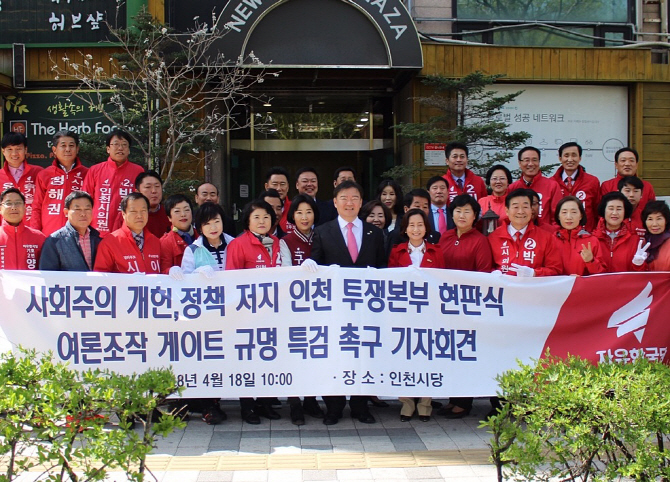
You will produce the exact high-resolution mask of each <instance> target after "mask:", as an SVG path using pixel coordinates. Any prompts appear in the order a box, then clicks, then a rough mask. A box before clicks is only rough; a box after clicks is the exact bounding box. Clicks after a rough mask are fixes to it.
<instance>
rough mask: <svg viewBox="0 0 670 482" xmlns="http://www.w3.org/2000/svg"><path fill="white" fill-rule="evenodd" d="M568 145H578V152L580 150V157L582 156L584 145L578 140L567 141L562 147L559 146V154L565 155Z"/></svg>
mask: <svg viewBox="0 0 670 482" xmlns="http://www.w3.org/2000/svg"><path fill="white" fill-rule="evenodd" d="M568 147H576V148H577V152H579V157H582V146H580V145H579V144H577V143H576V142H566V143H565V144H563V145H562V146H561V147H559V148H558V156H559V157H560V156H562V155H563V151H564V150H566V149H567V148H568Z"/></svg>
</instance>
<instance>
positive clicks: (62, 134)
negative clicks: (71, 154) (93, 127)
mask: <svg viewBox="0 0 670 482" xmlns="http://www.w3.org/2000/svg"><path fill="white" fill-rule="evenodd" d="M61 137H71V138H72V139H74V143H75V144H76V145H79V134H77V133H76V132H75V131H66V130H60V131H58V132H56V133H55V134H54V136H53V137H52V138H51V143H52V144H53V145H54V146H55V145H56V144H58V141H59V140H60V139H61Z"/></svg>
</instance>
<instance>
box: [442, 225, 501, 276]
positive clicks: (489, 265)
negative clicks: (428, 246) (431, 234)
mask: <svg viewBox="0 0 670 482" xmlns="http://www.w3.org/2000/svg"><path fill="white" fill-rule="evenodd" d="M439 246H440V250H441V251H442V255H443V256H444V267H445V268H447V269H460V270H462V271H481V272H482V273H490V272H491V270H492V269H493V256H492V255H491V246H490V245H489V242H488V240H487V239H486V236H484V235H483V234H482V233H480V232H479V231H477V230H476V229H471V230H470V231H468V232H467V233H463V234H462V235H461V237H460V238H459V237H458V234H457V232H456V228H454V229H449V230H448V231H446V232H445V233H444V234H443V235H442V236H441V237H440V244H439Z"/></svg>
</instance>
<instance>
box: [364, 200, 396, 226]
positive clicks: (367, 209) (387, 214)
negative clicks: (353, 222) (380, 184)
mask: <svg viewBox="0 0 670 482" xmlns="http://www.w3.org/2000/svg"><path fill="white" fill-rule="evenodd" d="M377 206H379V207H381V208H382V211H384V229H386V228H388V227H389V226H390V225H391V221H393V214H391V210H390V209H389V208H388V207H387V206H386V205H385V204H384V203H383V202H381V201H379V200H378V199H373V200H372V201H368V202H366V203H365V204H364V205H363V207H362V208H361V210H360V211H359V212H358V217H359V219H361V220H362V221H365V220H366V219H367V218H368V216H369V215H370V213H371V212H372V210H373V209H374V208H376V207H377Z"/></svg>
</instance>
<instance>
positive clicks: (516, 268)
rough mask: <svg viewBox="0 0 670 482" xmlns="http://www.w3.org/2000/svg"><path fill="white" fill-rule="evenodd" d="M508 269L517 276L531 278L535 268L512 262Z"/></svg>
mask: <svg viewBox="0 0 670 482" xmlns="http://www.w3.org/2000/svg"><path fill="white" fill-rule="evenodd" d="M509 270H510V271H512V272H514V273H516V275H517V276H518V277H519V278H532V277H533V276H535V270H534V269H533V268H531V267H530V266H521V265H520V264H516V263H512V264H511V265H510V268H509Z"/></svg>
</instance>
